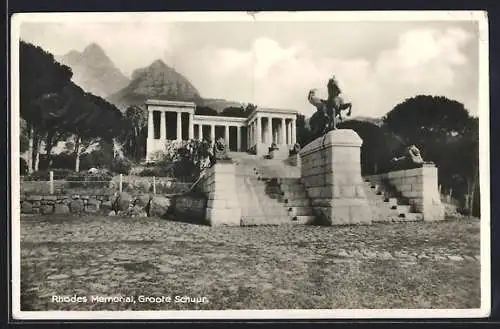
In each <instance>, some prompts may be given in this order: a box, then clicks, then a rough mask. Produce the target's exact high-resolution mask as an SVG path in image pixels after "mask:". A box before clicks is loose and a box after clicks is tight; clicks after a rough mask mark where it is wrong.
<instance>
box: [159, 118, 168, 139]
mask: <svg viewBox="0 0 500 329" xmlns="http://www.w3.org/2000/svg"><path fill="white" fill-rule="evenodd" d="M166 115H167V112H165V111H161V112H160V139H161V140H163V141H164V140H166V139H167V124H166V120H165V116H166Z"/></svg>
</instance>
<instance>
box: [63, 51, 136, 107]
mask: <svg viewBox="0 0 500 329" xmlns="http://www.w3.org/2000/svg"><path fill="white" fill-rule="evenodd" d="M58 60H59V61H60V62H62V63H63V64H65V65H67V66H69V67H71V69H72V70H73V82H75V83H76V84H77V85H79V86H80V87H82V88H83V89H84V90H85V91H87V92H91V93H93V94H95V95H98V96H101V97H106V96H108V95H110V94H112V93H114V92H116V91H118V90H120V89H122V88H123V87H125V86H126V85H127V84H128V83H129V79H128V78H127V77H126V76H125V75H124V74H123V73H122V72H121V71H120V70H119V69H118V68H117V67H116V65H115V64H114V63H113V61H112V60H111V59H110V58H109V57H108V56H107V55H106V53H105V51H104V50H103V49H102V48H101V46H99V45H98V44H97V43H95V42H92V43H91V44H89V45H88V46H87V47H85V49H84V50H83V51H82V52H78V51H76V50H71V51H70V52H68V53H67V54H66V55H64V56H62V57H61V58H59V59H58Z"/></svg>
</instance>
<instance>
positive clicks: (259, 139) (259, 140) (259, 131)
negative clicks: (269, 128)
mask: <svg viewBox="0 0 500 329" xmlns="http://www.w3.org/2000/svg"><path fill="white" fill-rule="evenodd" d="M255 123H256V130H257V131H256V135H257V138H256V139H255V144H260V143H262V129H261V125H262V122H261V118H260V116H257V119H256V120H255Z"/></svg>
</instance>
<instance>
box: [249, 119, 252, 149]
mask: <svg viewBox="0 0 500 329" xmlns="http://www.w3.org/2000/svg"><path fill="white" fill-rule="evenodd" d="M248 130H249V131H250V147H252V146H253V121H252V122H250V125H249V126H248Z"/></svg>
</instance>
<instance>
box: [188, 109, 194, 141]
mask: <svg viewBox="0 0 500 329" xmlns="http://www.w3.org/2000/svg"><path fill="white" fill-rule="evenodd" d="M193 117H194V115H193V113H189V126H188V127H189V131H188V132H189V136H188V139H194V123H193Z"/></svg>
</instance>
